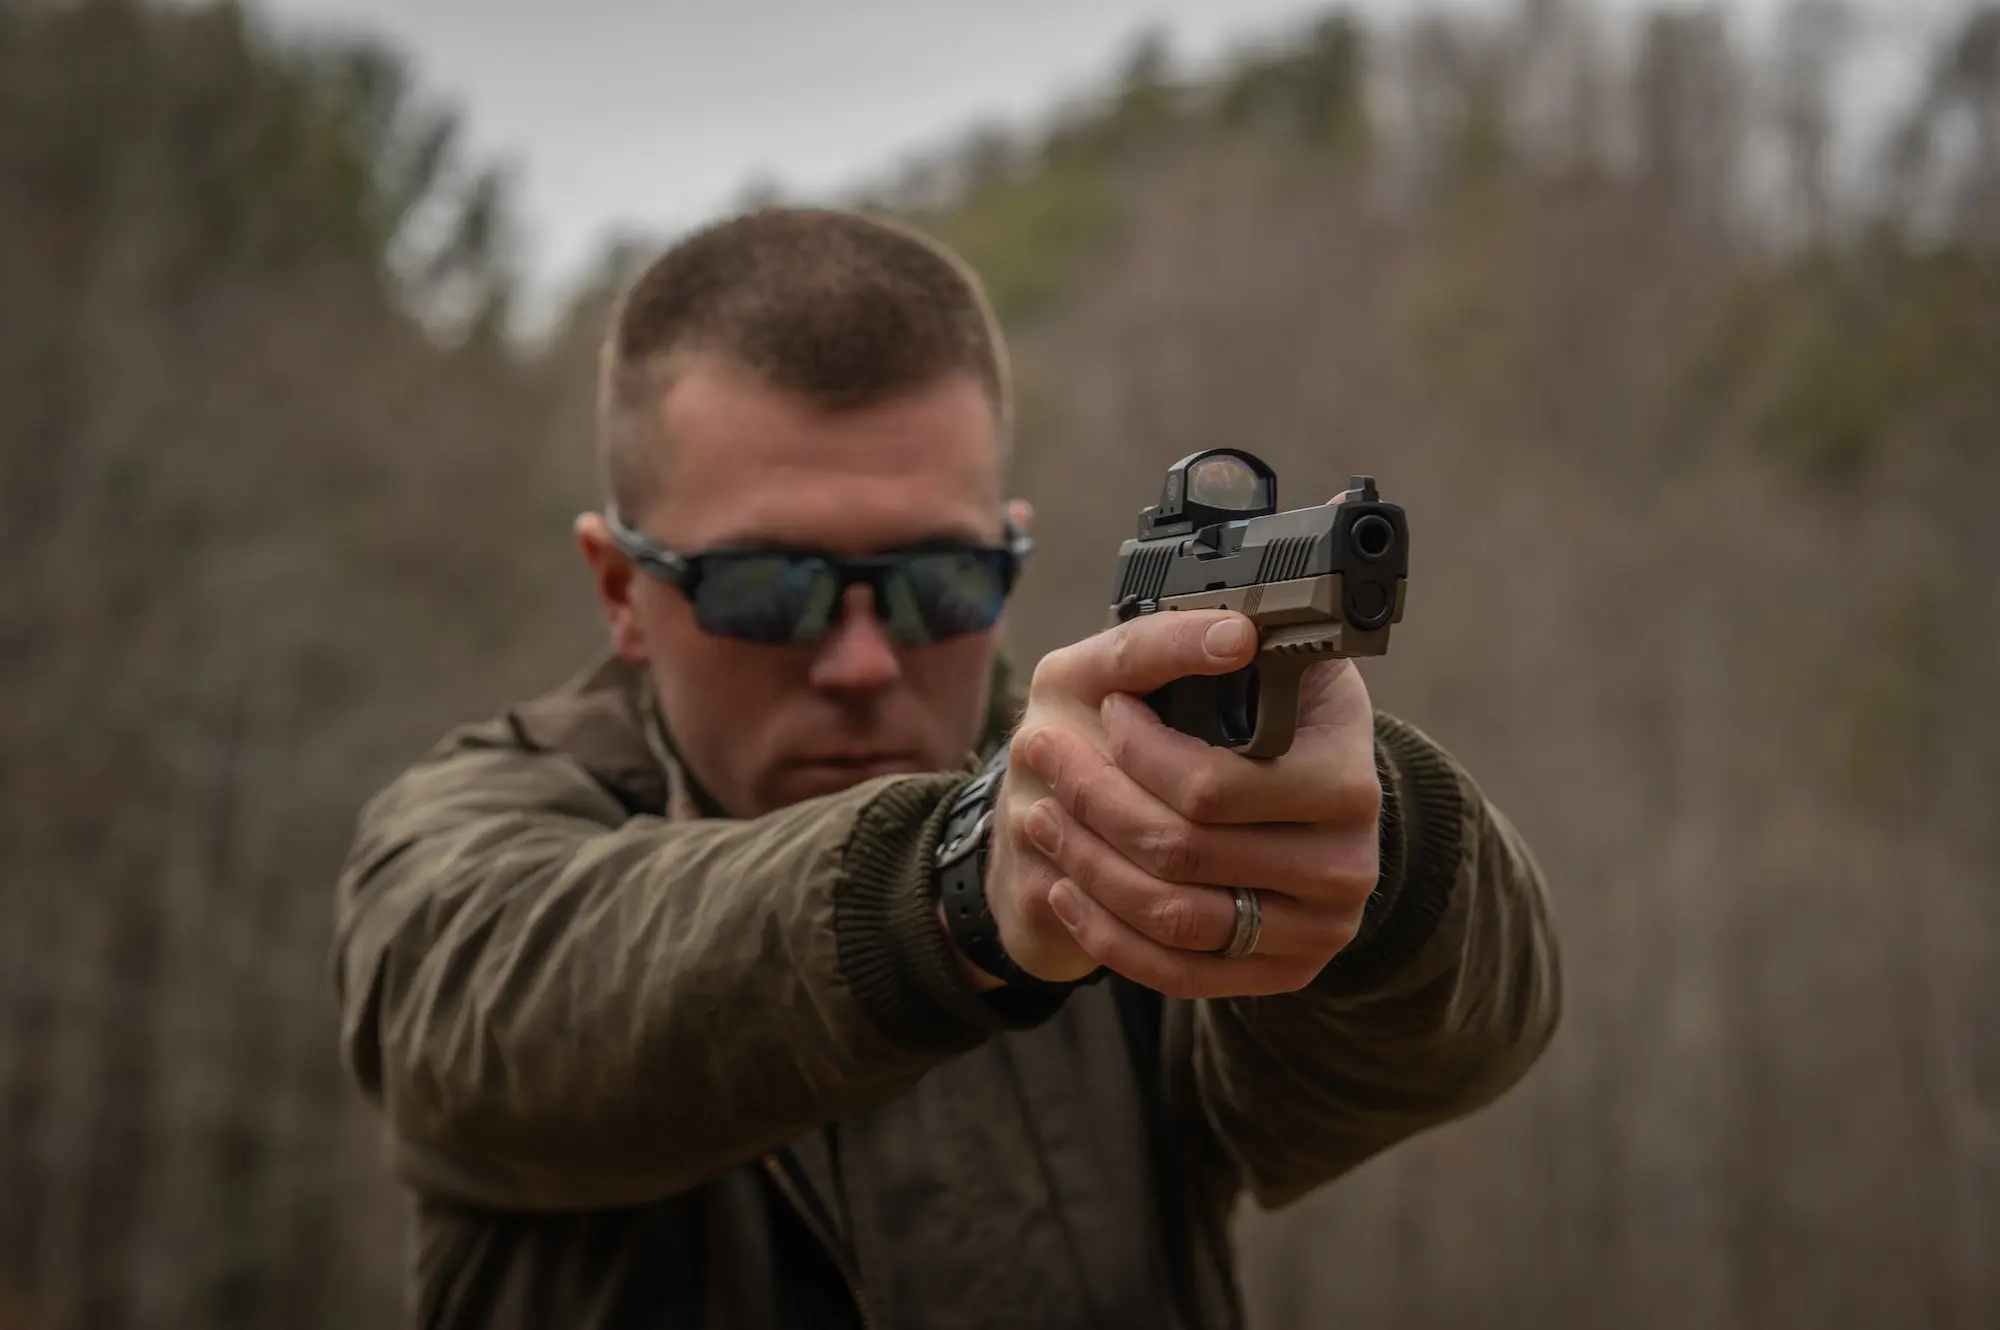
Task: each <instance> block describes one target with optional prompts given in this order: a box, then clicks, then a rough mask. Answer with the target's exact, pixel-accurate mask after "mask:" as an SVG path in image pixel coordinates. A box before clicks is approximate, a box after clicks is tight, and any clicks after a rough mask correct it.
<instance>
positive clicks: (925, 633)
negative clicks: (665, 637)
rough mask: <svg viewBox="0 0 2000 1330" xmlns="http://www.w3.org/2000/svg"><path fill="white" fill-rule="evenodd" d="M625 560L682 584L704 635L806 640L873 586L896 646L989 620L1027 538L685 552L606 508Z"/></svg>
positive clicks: (786, 642) (780, 642) (922, 642)
mask: <svg viewBox="0 0 2000 1330" xmlns="http://www.w3.org/2000/svg"><path fill="white" fill-rule="evenodd" d="M604 517H605V523H606V525H608V526H609V527H610V529H611V538H612V540H613V541H615V542H616V543H617V545H618V548H619V549H621V550H623V551H624V552H625V553H626V555H627V556H629V557H630V558H631V559H632V561H633V562H634V563H636V564H638V565H639V567H641V568H643V569H644V570H645V571H646V572H647V573H649V574H651V575H652V576H654V577H657V578H658V579H660V580H661V581H662V582H666V583H669V584H670V585H672V586H675V587H677V588H679V590H680V592H681V594H682V595H684V596H686V597H687V599H688V603H689V604H691V605H692V606H693V607H694V618H695V623H696V624H698V625H699V626H700V627H701V630H702V631H703V632H705V633H710V634H712V635H714V636H716V637H730V638H735V639H737V640H738V641H742V642H761V643H764V644H766V645H770V646H810V645H811V644H813V643H814V642H817V641H818V640H819V639H820V638H822V637H824V636H825V635H826V634H827V633H828V632H829V631H831V630H832V628H833V626H834V624H835V623H836V622H838V621H839V618H840V607H841V602H842V601H843V600H844V599H845V598H846V592H847V588H848V587H850V586H853V585H854V584H856V583H860V584H862V585H864V586H866V587H868V589H869V590H870V591H871V592H873V593H874V596H875V614H876V617H877V618H879V619H880V620H881V621H882V624H883V626H884V627H885V628H886V629H887V630H888V633H889V636H890V637H892V638H893V639H895V641H897V642H898V643H900V644H902V645H903V646H912V647H914V646H926V645H929V644H930V643H933V642H942V641H945V640H946V639H948V638H953V637H961V636H963V635H965V634H966V633H977V632H981V631H983V630H985V629H988V628H991V627H992V626H993V625H994V624H995V623H997V622H998V621H999V619H1000V611H1001V610H1002V609H1003V608H1005V606H1006V604H1007V597H1008V595H1009V594H1010V593H1011V592H1012V591H1013V589H1014V582H1015V579H1016V578H1018V577H1019V576H1020V572H1021V569H1022V567H1023V566H1024V565H1025V564H1026V563H1027V560H1028V554H1029V552H1030V550H1032V549H1033V547H1034V543H1033V542H1032V541H1030V540H1029V539H1028V537H1027V534H1026V533H1025V532H1023V531H1021V530H1019V529H1018V528H1017V527H1016V526H1015V525H1014V523H1013V521H1012V519H1009V520H1008V521H1007V543H1006V544H1004V545H997V546H996V545H976V544H972V543H970V542H960V541H931V542H927V543H925V544H922V545H913V546H909V547H908V548H905V549H897V550H887V551H884V552H883V553H881V554H870V555H865V556H862V557H859V558H848V557H845V556H842V555H837V554H822V553H819V552H817V551H811V550H758V549H713V550H703V551H701V552H699V553H695V554H682V553H678V552H676V551H674V550H670V549H668V548H667V547H666V546H664V545H661V544H658V543H657V542H655V541H653V540H652V539H650V538H648V537H646V536H643V535H641V534H640V533H639V532H637V531H635V530H633V529H632V528H631V527H629V526H627V525H626V524H625V522H624V520H623V519H622V518H621V517H620V516H619V515H618V512H617V510H616V509H615V508H613V509H608V510H607V511H606V512H605V515H604Z"/></svg>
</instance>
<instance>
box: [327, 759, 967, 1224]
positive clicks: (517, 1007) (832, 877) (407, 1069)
mask: <svg viewBox="0 0 2000 1330" xmlns="http://www.w3.org/2000/svg"><path fill="white" fill-rule="evenodd" d="M955 783H956V782H955V781H954V779H953V778H949V777H934V778H909V779H904V780H895V781H884V782H876V783H874V784H872V785H870V786H865V787H859V788H857V789H855V790H852V791H848V792H846V793H845V794H842V795H838V796H833V797H830V798H827V799H821V800H813V801H810V802H809V803H807V804H801V805H797V806H795V807H794V808H792V809H787V810H784V811H782V812H780V813H778V814H774V815H772V816H771V817H770V818H767V819H760V820H759V821H758V822H755V823H751V822H730V821H712V822H709V821H697V822H686V823H667V822H662V821H660V820H658V819H655V818H638V819H632V820H630V821H625V820H624V816H625V815H624V813H623V810H621V809H619V808H618V807H616V805H615V804H614V803H613V802H612V801H610V800H609V799H608V798H607V797H605V796H604V795H603V793H602V792H601V791H600V790H598V789H597V788H596V787H595V786H594V785H592V784H591V782H590V781H589V780H588V778H586V777H584V776H583V775H582V773H581V772H579V771H576V770H575V768H574V767H573V766H571V765H569V764H567V763H565V762H563V761H562V760H561V759H559V758H555V757H545V756H528V755H520V754H504V753H502V754H494V753H473V754H468V755H464V756H458V757H453V758H449V759H447V760H445V761H444V762H443V763H440V764H433V765H432V766H431V767H429V768H427V769H419V771H417V772H414V773H412V774H411V775H410V776H408V777H406V778H405V780H404V781H403V782H400V783H399V785H398V786H396V787H392V789H391V790H390V791H389V792H388V793H387V794H385V796H384V797H383V798H382V799H381V800H378V801H377V803H376V804H375V805H374V806H372V807H371V810H370V812H369V814H368V815H367V816H365V817H364V819H363V828H362V835H361V837H360V838H359V840H358V841H357V845H356V848H355V853H354V856H353V858H352V859H351V861H350V864H349V867H348V871H347V873H346V875H345V877H344V879H343V885H342V907H341V924H340V934H339V960H340V971H339V973H340V979H341V988H342V997H343V1004H344V1007H345V1020H344V1045H345V1052H346V1055H347V1058H348V1061H349V1063H350V1066H351V1067H352V1069H353V1071H354V1073H355V1075H356V1077H357V1079H358V1080H359V1081H360V1083H361V1085H362V1087H363V1089H364V1090H366V1091H367V1092H368V1093H369V1094H370V1095H371V1096H372V1097H373V1098H375V1099H376V1100H377V1101H378V1102H379V1103H380V1105H381V1106H382V1108H383V1110H384V1112H385V1114H386V1115H387V1117H388V1118H389V1121H390V1123H391V1125H392V1127H393V1128H394V1133H395V1135H396V1137H397V1139H398V1142H399V1144H400V1146H401V1147H402V1148H401V1152H400V1157H401V1160H402V1164H403V1168H404V1172H405V1175H406V1178H408V1180H409V1181H411V1182H412V1183H414V1184H415V1185H417V1186H419V1187H420V1188H422V1189H426V1190H430V1191H434V1192H440V1193H444V1194H457V1195H462V1196H464V1197H466V1198H467V1199H472V1200H478V1201H483V1202H486V1203H489V1204H502V1205H511V1206H525V1207H565V1208H566V1207H570V1206H600V1205H611V1204H623V1203H633V1202H637V1201H641V1200H644V1199H647V1198H650V1197H656V1196H658V1195H662V1194H666V1193H668V1192H671V1191H673V1190H677V1189H679V1188H682V1187H685V1186H688V1185H691V1184H693V1183H694V1182H697V1181H700V1180H702V1179H703V1178H704V1177H707V1176H710V1175H713V1174H714V1173H716V1172H719V1171H721V1170H723V1169H725V1168H727V1167H729V1166H731V1165H733V1164H735V1163H737V1162H740V1161H742V1160H743V1159H746V1158H752V1157H755V1156H756V1155H757V1154H759V1153H762V1152H763V1151H765V1150H768V1149H769V1148H771V1147H773V1146H774V1145H776V1144H779V1143H781V1142H783V1141H785V1140H788V1139H791V1138H793V1137H795V1136H797V1135H799V1134H800V1133H801V1132H803V1131H806V1130H810V1129H811V1128H812V1127H814V1126H816V1125H818V1124H819V1123H821V1122H824V1121H827V1120H830V1119H832V1118H834V1117H838V1116H842V1115H845V1114H848V1113H852V1112H855V1111H858V1110H859V1109H861V1108H864V1107H866V1106H868V1105H871V1104H873V1103H877V1102H881V1101H882V1100H884V1099H887V1098H889V1097H892V1096H893V1095H895V1094H897V1093H899V1092H901V1091H902V1090H904V1089H907V1088H908V1086H909V1085H911V1084H913V1083H914V1082H915V1080H916V1079H917V1078H918V1077H919V1076H921V1075H922V1074H923V1072H924V1071H925V1070H927V1069H928V1068H929V1067H931V1066H933V1065H935V1064H936V1063H937V1062H938V1061H939V1060H941V1059H942V1058H945V1057H948V1056H951V1055H952V1054H953V1053H954V1052H956V1051H958V1050H960V1049H963V1048H965V1047H970V1046H971V1045H972V1044H974V1043H976V1042H978V1041H979V1040H980V1039H983V1038H984V1037H986V1036H987V1035H988V1034H989V1033H990V1032H991V1030H992V1029H993V1028H995V1024H996V1021H995V1016H994V1013H992V1012H991V1011H989V1010H987V1004H985V1003H984V1002H982V1001H980V999H979V998H978V996H977V991H976V989H975V988H974V987H973V986H972V985H971V984H969V983H968V982H967V979H968V977H969V976H966V975H965V974H963V973H962V971H961V970H960V968H959V966H960V964H961V962H960V961H959V960H958V959H957V957H956V953H955V952H954V951H953V949H952V948H951V945H950V942H949V940H948V938H946V937H945V936H944V934H943V931H942V929H941V928H940V927H939V925H938V921H937V919H936V916H935V905H934V900H933V897H932V895H931V894H930V891H929V885H928V880H927V878H926V877H925V875H924V871H923V867H922V866H923V865H925V864H927V862H928V856H929V852H930V840H929V839H927V838H934V834H935V823H936V820H937V812H938V810H939V807H940V805H941V803H942V801H943V800H944V798H946V797H947V796H948V794H949V792H950V791H951V789H953V788H954V786H955ZM493 791H498V792H500V794H499V796H497V797H496V796H495V795H493V794H491V793H489V792H493ZM474 792H478V793H476V794H475V793H474ZM801 1012H813V1013H815V1014H816V1019H813V1020H801V1019H800V1013H801Z"/></svg>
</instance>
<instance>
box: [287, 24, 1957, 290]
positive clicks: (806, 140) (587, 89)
mask: <svg viewBox="0 0 2000 1330" xmlns="http://www.w3.org/2000/svg"><path fill="white" fill-rule="evenodd" d="M1458 2H1459V3H1463V4H1473V5H1477V4H1479V3H1480V0H1458ZM1498 2H1500V0H1488V3H1498ZM1637 2H1638V0H1603V3H1605V4H1606V5H1607V6H1609V7H1612V8H1631V7H1633V6H1634V5H1635V4H1636V3H1637ZM1782 2H1783V0H1731V2H1730V3H1727V4H1725V5H1724V8H1725V9H1727V10H1729V11H1732V12H1735V13H1737V14H1740V15H1741V16H1742V17H1743V19H1744V20H1745V21H1746V22H1751V23H1754V22H1756V21H1758V20H1759V19H1761V18H1762V17H1764V16H1766V15H1768V14H1769V13H1771V12H1772V11H1774V10H1775V9H1776V8H1777V7H1778V6H1779V5H1780V4H1781V3H1782ZM1942 3H1945V0H1861V3H1860V7H1861V8H1863V9H1865V10H1870V11H1873V12H1875V13H1877V14H1885V13H1887V12H1888V11H1889V10H1890V9H1891V8H1892V7H1893V9H1894V12H1896V13H1897V14H1899V15H1907V14H1911V13H1913V12H1915V11H1930V12H1935V11H1936V10H1937V9H1938V8H1939V6H1940V5H1941V4H1942ZM258 7H259V8H260V9H261V10H262V12H263V13H265V14H266V15H267V16H268V17H270V18H271V19H272V20H273V21H274V22H275V23H276V24H277V25H278V26H279V27H280V28H281V29H284V30H293V31H296V30H316V31H327V30H333V31H345V32H365V33H371V34H374V35H378V36H381V37H385V38H387V39H389V40H390V41H391V42H392V43H393V44H394V45H395V46H396V47H397V48H398V49H400V50H401V51H402V52H403V53H404V54H405V55H406V56H408V57H409V58H410V59H411V60H412V61H413V63H414V65H415V67H416V70H417V73H418V76H419V79H420V81H421V85H422V86H423V87H424V88H425V89H426V90H427V91H429V92H430V93H432V94H433V95H437V96H441V97H443V98H445V99H447V100H449V101H451V102H453V103H455V104H456V105H457V106H458V107H459V108H460V109H461V110H462V111H463V112H464V114H465V116H466V122H467V129H468V133H469V137H470V141H471V144H472V146H473V147H474V148H475V150H476V151H477V152H478V153H479V155H480V156H481V157H482V158H484V159H488V160H491V159H496V158H497V159H499V160H502V161H504V162H507V163H509V164H510V165H511V166H512V167H513V169H514V173H515V177H516V178H515V184H516V188H517V197H518V199H519V202H520V204H521V211H522V213H523V215H524V220H525V222H526V224H527V226H528V228H529V229H528V234H527V235H526V236H525V237H524V239H525V242H526V246H527V252H526V255H525V257H526V259H527V261H528V263H529V266H530V268H531V270H532V271H533V272H534V273H535V274H536V277H537V279H538V285H541V286H543V287H544V289H547V288H548V287H549V286H550V285H551V284H561V283H563V282H565V281H566V280H567V279H568V278H569V277H571V276H572V275H573V274H575V273H576V272H577V271H578V270H579V269H580V268H581V267H582V266H583V265H585V264H586V263H587V262H588V261H589V260H590V258H591V257H592V256H593V255H594V254H595V252H596V249H597V246H598V245H599V243H601V241H602V240H603V238H604V237H605V235H606V234H607V233H608V232H609V231H611V230H613V229H617V228H632V229H637V230H642V231H645V232H647V233H669V232H672V231H676V230H680V229H682V228H684V227H687V226H689V225H692V224H695V223H697V222H700V221H702V220H704V219H705V218H708V217H710V216H713V215H714V214H715V213H717V212H718V211H721V210H723V209H725V208H727V207H729V206H730V204H731V203H732V202H734V201H735V200H736V199H738V198H740V197H741V196H742V193H743V190H744V188H745V186H746V185H747V184H748V183H749V182H750V181H752V180H753V179H758V178H763V179H766V180H769V181H772V182H774V183H776V184H777V185H778V186H779V187H780V188H781V189H783V191H784V192H785V193H786V194H787V195H800V194H805V195H821V196H823V195H825V194H826V193H828V192H830V191H833V190H837V189H840V188H842V187H849V186H853V185H855V184H856V183H858V182H860V181H863V180H867V179H870V178H876V177H879V176H880V175H882V174H884V173H885V172H886V171H888V170H889V169H890V168H891V167H893V165H894V164H895V163H896V162H897V161H898V160H899V159H901V158H904V157H906V156H908V155H910V154H912V153H914V152H917V151H920V150H922V149H926V148H931V147H935V146H937V145H939V144H940V143H944V142H948V141H949V140H950V139H951V138H952V137H953V135H954V134H955V133H956V132H958V131H962V130H963V129H965V128H966V127H967V126H969V125H971V124H973V123H976V122H978V121H981V120H986V119H994V118H1001V119H1005V120H1007V121H1009V122H1013V123H1026V122H1031V121H1033V120H1034V119H1036V118H1037V117H1038V116H1040V115H1042V114H1044V113H1046V112H1047V111H1048V110H1049V109H1050V108H1051V107H1052V106H1053V105H1054V104H1055V103H1056V102H1057V101H1059V100H1061V99H1063V98H1067V97H1072V96H1075V95H1077V94H1079V93H1082V92H1085V91H1087V90H1088V89H1089V88H1090V87H1092V86H1093V85H1094V84H1095V83H1097V82H1098V81H1099V80H1101V79H1102V78H1103V77H1104V76H1105V75H1106V74H1108V73H1109V72H1110V71H1111V70H1113V69H1114V68H1115V67H1116V65H1117V63H1118V61H1119V59H1120V57H1121V56H1122V54H1123V53H1124V52H1125V51H1127V50H1128V49H1129V48H1130V46H1131V44H1132V42H1133V41H1134V39H1135V38H1136V37H1137V35H1138V34H1139V33H1140V32H1142V31H1144V30H1146V29H1147V28H1149V27H1153V28H1158V29H1160V30H1163V31H1164V32H1166V33H1167V35H1168V36H1169V38H1170V39H1171V42H1172V46H1173V49H1174V51H1175V53H1176V56H1177V57H1178V58H1179V59H1180V60H1181V61H1182V62H1183V63H1185V64H1192V65H1199V64H1202V63H1207V62H1211V61H1213V60H1214V59H1215V58H1216V57H1217V56H1218V55H1219V54H1221V53H1222V52H1225V51H1227V50H1229V49H1231V48H1233V47H1236V46H1239V45H1241V44H1243V43H1246V42H1250V41H1255V40H1264V39H1272V38H1276V37H1281V36H1283V35H1284V34H1286V33H1290V32H1295V31H1297V30H1299V29H1300V28H1301V27H1302V26H1303V25H1304V24H1305V23H1306V22H1308V21H1309V20H1310V18H1311V17H1312V16H1313V15H1315V14H1317V13H1320V12H1323V11H1325V10H1326V9H1328V8H1329V5H1328V4H1327V3H1325V0H262V3H261V4H260V5H259V6H258ZM1359 7H1361V8H1363V9H1369V10H1375V11H1378V12H1390V11H1394V10H1404V11H1408V10H1412V9H1415V8H1417V5H1416V4H1415V3H1412V2H1411V0H1402V3H1397V2H1396V0H1369V2H1367V3H1363V4H1362V5H1360V6H1359ZM1431 7H1436V6H1435V4H1433V5H1432V6H1431Z"/></svg>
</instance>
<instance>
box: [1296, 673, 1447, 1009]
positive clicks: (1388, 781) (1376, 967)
mask: <svg viewBox="0 0 2000 1330" xmlns="http://www.w3.org/2000/svg"><path fill="white" fill-rule="evenodd" d="M1375 772H1376V775H1377V777H1378V778H1379V779H1380V780H1381V782H1382V820H1381V837H1382V860H1381V872H1380V876H1379V878H1378V880H1377V882H1376V886H1375V891H1374V894H1372V895H1371V896H1369V898H1368V905H1367V907H1366V909H1365V911H1364V912H1363V914H1362V919H1361V931H1360V932H1359V933H1358V934H1357V935H1356V937H1355V939H1354V941H1353V942H1351V943H1349V944H1348V945H1347V947H1346V948H1345V949H1344V950H1343V951H1342V952H1341V953H1340V954H1339V955H1338V956H1335V957H1334V958H1333V960H1332V962H1331V963H1330V964H1329V965H1328V966H1327V967H1326V969H1324V970H1322V971H1321V972H1320V976H1319V978H1318V979H1317V980H1315V981H1314V984H1313V987H1314V988H1315V989H1316V990H1317V991H1319V992H1324V993H1335V994H1354V993H1363V992H1366V991H1368V990H1369V989H1371V988H1375V987H1377V986H1378V985H1380V984H1382V983H1384V982H1385V981H1387V980H1388V979H1389V978H1390V977H1391V976H1392V975H1394V974H1395V973H1396V972H1397V971H1398V970H1400V969H1402V968H1403V966H1405V965H1407V964H1408V963H1409V962H1410V959H1411V958H1412V957H1414V956H1415V955H1416V954H1417V953H1418V952H1419V951H1421V950H1422V949H1423V947H1424V944H1425V943H1427V942H1429V941H1430V940H1431V938H1432V937H1433V936H1434V935H1435V934H1436V933H1437V930H1438V925H1439V924H1440V923H1442V922H1443V921H1444V917H1445V913H1446V911H1448V910H1449V909H1450V908H1451V898H1452V893H1453V892H1454V891H1456V890H1457V887H1458V877H1459V871H1458V870H1459V863H1460V860H1461V859H1462V858H1463V853H1462V851H1463V848H1464V847H1463V843H1462V842H1463V837H1464V826H1465V792H1464V788H1463V786H1462V785H1461V784H1460V783H1459V779H1458V772H1457V770H1456V769H1455V768H1454V767H1453V766H1452V764H1451V761H1450V759H1448V758H1447V757H1446V756H1445V755H1444V753H1443V752H1442V751H1441V750H1440V749H1439V748H1438V747H1437V745H1436V744H1434V743H1432V742H1431V741H1430V740H1429V739H1428V738H1426V737H1425V736H1424V735H1423V733H1422V732H1421V731H1419V730H1417V729H1416V728H1415V727H1414V726H1411V725H1407V724H1405V723H1404V722H1402V721H1399V720H1397V719H1396V718H1395V717H1393V716H1386V715H1382V714H1380V713H1379V712H1378V713H1377V714H1376V717H1375Z"/></svg>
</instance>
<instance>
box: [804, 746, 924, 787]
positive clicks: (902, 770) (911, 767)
mask: <svg viewBox="0 0 2000 1330" xmlns="http://www.w3.org/2000/svg"><path fill="white" fill-rule="evenodd" d="M788 765H790V766H791V767H793V768H794V769H795V770H798V771H802V772H810V773H812V774H815V775H823V776H845V777H846V778H847V779H849V780H851V781H853V782H855V783H857V784H858V783H859V782H861V781H864V780H873V779H874V778H875V777H877V776H892V775H907V774H909V773H910V772H914V771H922V770H924V764H923V761H922V759H920V758H919V757H918V756H917V755H916V754H915V753H898V752H859V753H815V754H812V755H809V756H806V757H801V758H797V759H795V760H793V761H792V762H791V763H789V764H788Z"/></svg>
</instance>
